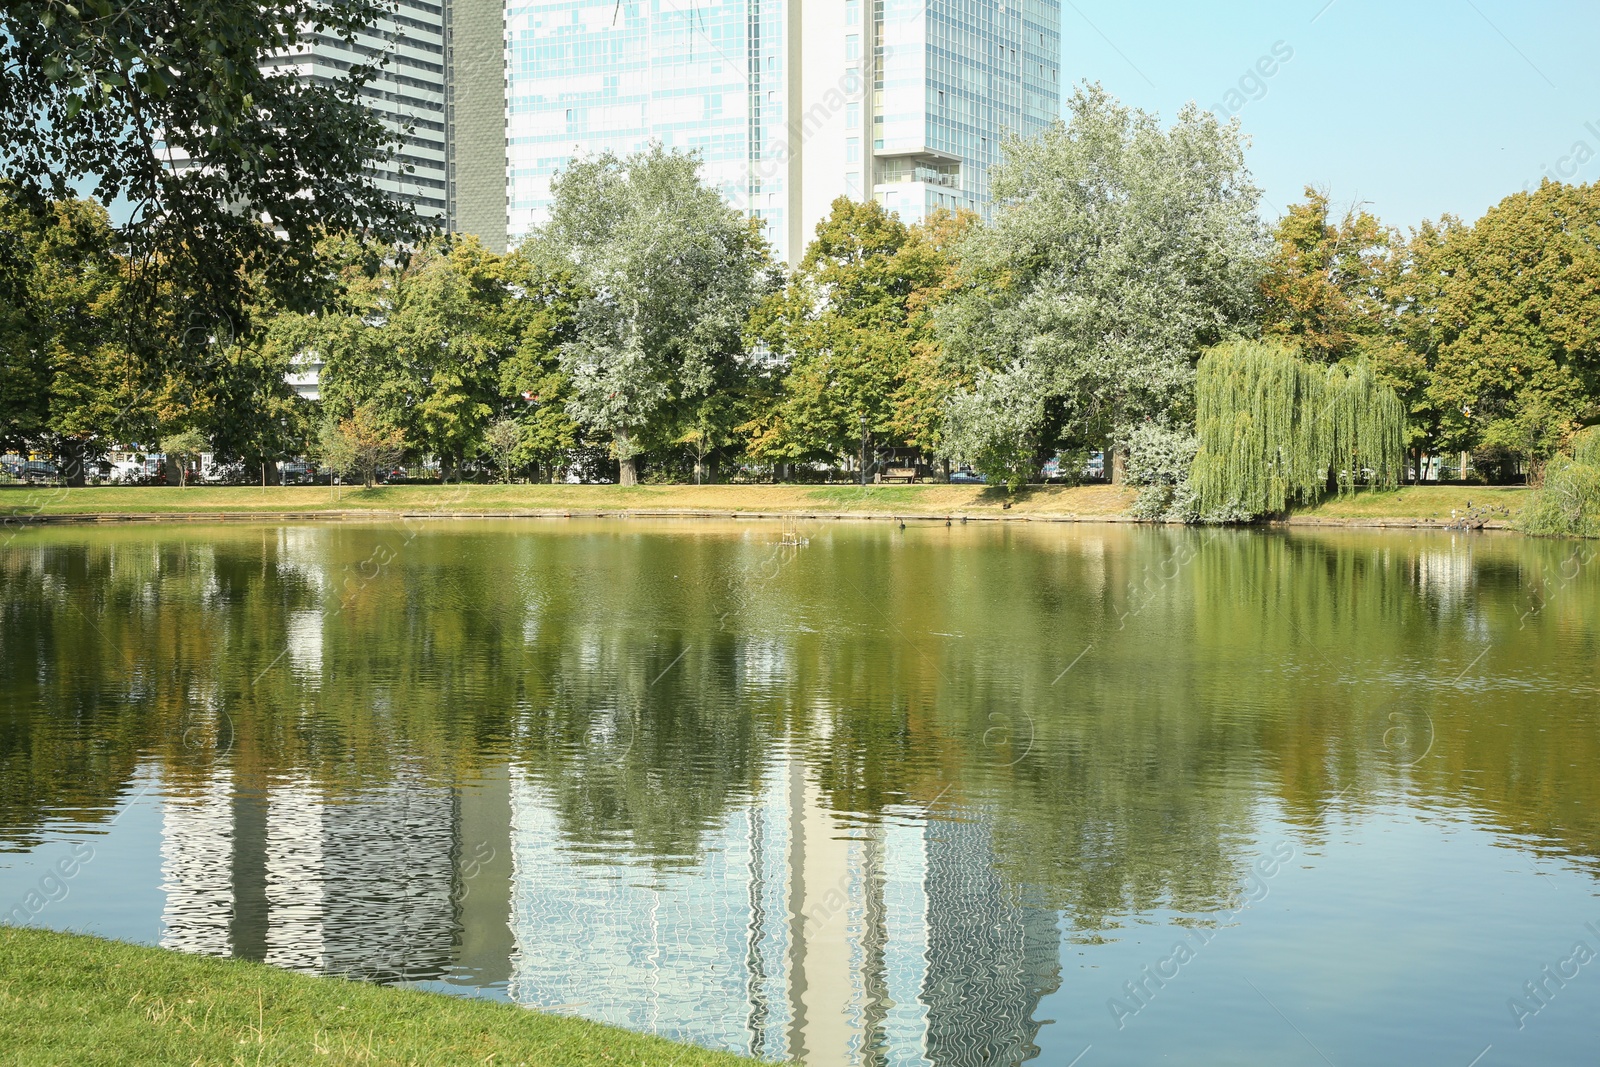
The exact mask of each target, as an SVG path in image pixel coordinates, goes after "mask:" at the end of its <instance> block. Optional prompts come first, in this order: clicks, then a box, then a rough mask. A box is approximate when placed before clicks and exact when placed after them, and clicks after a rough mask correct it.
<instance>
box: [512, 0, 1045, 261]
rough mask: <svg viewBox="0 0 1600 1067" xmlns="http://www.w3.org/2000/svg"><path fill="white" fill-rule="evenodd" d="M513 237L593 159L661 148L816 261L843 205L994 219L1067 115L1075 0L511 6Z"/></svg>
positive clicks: (917, 215)
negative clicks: (817, 238)
mask: <svg viewBox="0 0 1600 1067" xmlns="http://www.w3.org/2000/svg"><path fill="white" fill-rule="evenodd" d="M506 41H507V49H508V52H507V60H508V70H507V119H506V140H507V149H508V155H509V194H508V195H509V198H510V225H509V233H510V237H511V239H512V240H513V241H515V240H516V239H518V238H520V237H521V236H523V235H525V234H527V233H528V232H529V231H530V230H532V229H533V227H535V226H536V225H538V224H539V222H541V221H542V219H543V216H544V212H545V211H546V209H547V208H548V206H549V203H550V180H551V178H552V176H554V175H555V174H556V173H557V172H558V171H560V170H561V169H562V168H563V167H564V166H565V165H566V163H567V162H568V161H569V160H570V159H571V158H572V157H573V156H574V155H575V154H582V153H598V152H603V151H607V150H609V151H613V152H616V153H618V154H625V153H628V152H631V151H635V150H637V149H640V148H643V147H645V146H646V145H647V144H648V143H649V142H650V141H652V140H659V141H660V142H661V143H662V144H664V145H666V146H667V147H669V148H678V149H697V150H699V152H700V153H701V157H702V159H703V160H704V163H705V169H704V172H703V173H704V177H705V179H706V180H707V181H708V182H709V183H711V184H712V185H714V186H715V187H717V188H718V189H720V190H721V191H722V193H723V195H724V196H725V197H726V198H727V200H728V202H729V203H731V204H733V205H734V206H735V207H737V208H738V209H740V210H741V211H744V212H747V213H748V214H750V215H751V216H753V217H756V218H760V219H762V220H763V222H764V223H765V224H766V229H767V234H768V238H769V240H770V241H771V242H772V243H773V245H774V248H775V250H776V252H777V254H778V255H779V257H780V258H784V259H788V260H791V261H793V260H797V259H798V258H799V256H800V255H801V253H802V252H803V250H804V246H805V243H806V241H807V240H808V239H809V238H810V235H811V230H812V228H813V227H814V226H815V224H816V223H817V222H818V221H819V220H820V219H822V218H823V217H824V216H825V215H826V214H827V212H828V209H829V205H830V204H831V203H832V201H833V200H834V199H835V198H836V197H839V196H849V197H852V198H854V199H863V198H865V197H867V196H873V197H876V198H877V199H879V200H880V201H881V202H882V203H883V204H884V205H885V206H886V207H888V208H890V209H891V210H894V211H897V212H899V213H900V215H901V217H902V218H903V219H905V220H906V221H908V222H910V221H917V220H919V219H922V218H923V217H925V216H926V215H927V214H928V212H930V211H932V210H934V209H935V208H939V207H947V208H970V209H972V210H975V211H978V212H980V213H986V211H987V208H988V204H989V179H988V171H989V167H990V165H991V164H992V163H994V162H995V161H996V160H997V159H998V157H999V144H1000V140H1001V138H1002V137H1003V136H1004V135H1005V134H1006V133H1008V132H1013V133H1018V134H1021V135H1023V136H1028V135H1031V134H1035V133H1037V132H1039V131H1040V130H1042V129H1043V128H1044V127H1045V126H1046V125H1047V124H1048V123H1049V122H1050V121H1051V120H1052V119H1054V118H1055V117H1056V115H1057V114H1058V112H1059V107H1060V71H1059V56H1060V6H1059V0H1021V2H1020V3H1019V2H1014V0H826V2H823V3H816V2H814V3H812V4H807V5H802V4H801V3H799V2H798V0H720V2H718V0H706V2H704V3H700V2H696V0H638V2H628V0H508V3H507V6H506Z"/></svg>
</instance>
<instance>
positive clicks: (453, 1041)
mask: <svg viewBox="0 0 1600 1067" xmlns="http://www.w3.org/2000/svg"><path fill="white" fill-rule="evenodd" d="M0 1050H4V1051H0V1061H3V1062H5V1063H7V1064H19V1065H33V1064H62V1065H66V1064H72V1065H79V1064H116V1065H125V1067H139V1065H144V1064H151V1065H155V1064H159V1065H162V1067H167V1065H170V1064H179V1065H187V1064H240V1065H244V1064H250V1065H257V1064H261V1065H265V1064H423V1065H435V1064H439V1065H444V1064H463V1065H465V1064H477V1065H481V1064H494V1065H498V1067H516V1065H518V1064H524V1065H527V1067H534V1065H550V1067H589V1065H591V1064H593V1065H595V1067H600V1065H606V1067H615V1065H618V1064H656V1065H661V1067H668V1065H674V1064H676V1065H680V1067H697V1065H707V1067H735V1065H737V1064H750V1063H754V1062H756V1061H754V1060H748V1059H744V1058H742V1057H738V1056H732V1055H728V1054H725V1053H718V1052H708V1051H706V1050H704V1049H699V1048H694V1047H692V1046H689V1045H680V1044H676V1043H674V1042H670V1041H664V1040H661V1039H659V1038H653V1037H646V1036H644V1035H641V1034H635V1033H631V1032H629V1031H626V1030H619V1029H616V1028H614V1027H609V1026H601V1025H599V1024H597V1023H590V1022H585V1021H583V1020H579V1019H572V1018H569V1017H565V1016H555V1015H545V1014H541V1013H539V1012H534V1011H529V1010H527V1009H524V1008H518V1007H514V1006H512V1005H509V1004H498V1003H491V1002H489V1001H482V1000H467V999H465V998H461V997H451V996H445V995H443V994H437V993H422V992H417V991H414V990H406V989H392V988H384V987H381V986H375V985H367V984H364V983H360V982H348V981H344V980H342V979H337V978H313V977H309V976H307V975H301V974H292V973H290V972H288V971H280V970H278V969H276V968H273V967H267V966H265V965H262V964H257V963H244V962H240V961H235V960H219V959H211V958H207V957H203V956H188V955H183V954H181V953H177V952H170V951H168V950H166V949H158V948H144V947H140V946H137V945H127V944H122V943H120V942H115V941H103V940H101V939H99V938H93V937H83V936H80V935H75V934H60V933H53V932H50V931H43V930H32V929H18V928H16V927H10V926H0Z"/></svg>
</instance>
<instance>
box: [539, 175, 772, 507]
mask: <svg viewBox="0 0 1600 1067" xmlns="http://www.w3.org/2000/svg"><path fill="white" fill-rule="evenodd" d="M699 171H700V161H699V159H698V158H697V157H696V156H694V155H683V154H680V153H676V152H668V151H667V150H665V149H663V148H662V147H661V146H660V145H659V144H657V145H652V146H651V147H650V148H649V149H646V150H645V151H642V152H638V153H635V154H633V155H631V156H628V157H627V158H625V159H622V158H618V157H617V156H615V155H612V154H610V153H606V154H605V155H601V156H598V157H595V158H592V159H577V160H574V161H573V162H572V164H571V165H570V166H569V167H568V168H567V170H566V172H565V173H564V174H562V175H561V176H560V177H558V178H557V179H556V180H555V182H554V193H555V202H554V204H553V205H552V206H551V211H550V221H549V223H548V224H547V225H546V226H545V227H544V228H543V229H542V230H541V231H540V233H539V235H538V241H539V244H540V246H541V247H542V250H543V251H542V254H545V255H550V256H554V257H559V258H560V259H561V260H564V261H565V262H566V264H567V265H568V266H569V267H570V269H571V270H572V272H573V275H574V277H575V278H576V280H577V281H578V283H579V286H580V287H581V289H582V291H583V293H584V296H583V298H582V300H581V302H580V304H579V307H578V313H577V326H576V329H577V338H576V340H573V341H570V342H568V343H566V344H564V345H563V346H562V349H561V366H562V370H563V371H564V372H565V373H566V374H567V376H568V377H569V378H570V379H571V382H572V388H573V394H574V395H573V399H572V400H571V401H570V402H569V403H568V411H569V413H570V414H571V415H572V416H573V418H574V419H576V420H577V421H578V422H580V423H582V424H583V425H585V426H587V427H588V428H589V429H590V430H591V431H593V432H596V433H599V434H603V435H608V436H610V438H611V440H612V450H613V452H614V454H615V455H616V458H617V461H618V465H619V468H620V474H621V477H620V481H621V483H622V484H623V485H633V484H635V483H636V482H637V481H638V457H639V456H640V455H641V454H643V453H645V452H647V451H648V450H650V449H651V448H659V447H663V446H665V445H668V444H670V443H671V442H672V441H673V440H674V439H676V438H678V437H680V436H681V435H682V433H683V432H684V431H685V430H686V429H687V428H688V423H689V422H690V421H692V420H693V419H694V417H695V413H696V411H697V410H698V407H699V404H700V402H701V401H702V400H704V399H705V398H706V397H708V396H711V395H712V394H713V393H715V392H717V391H720V390H725V389H727V388H729V387H730V386H733V385H735V384H737V382H738V380H739V378H740V377H741V376H742V374H743V373H744V370H745V368H746V366H747V361H746V359H745V352H744V348H745V345H744V327H745V324H746V322H747V321H748V319H749V316H750V311H751V309H752V308H753V307H754V306H755V304H756V301H757V300H758V299H759V298H760V296H761V294H762V292H763V291H764V289H765V287H766V286H767V284H768V277H767V271H766V269H765V268H766V264H767V253H766V246H765V243H764V242H763V241H762V240H761V237H760V236H759V234H758V232H757V230H756V229H755V226H756V224H755V223H753V222H752V221H750V220H746V219H745V218H743V217H742V216H740V214H739V213H738V212H737V211H735V210H733V209H732V208H730V207H729V206H728V205H727V204H726V203H724V202H723V199H722V197H721V195H720V194H719V193H718V192H717V191H716V190H715V189H712V188H711V187H709V186H707V185H706V184H705V183H703V182H702V181H701V180H700V173H699Z"/></svg>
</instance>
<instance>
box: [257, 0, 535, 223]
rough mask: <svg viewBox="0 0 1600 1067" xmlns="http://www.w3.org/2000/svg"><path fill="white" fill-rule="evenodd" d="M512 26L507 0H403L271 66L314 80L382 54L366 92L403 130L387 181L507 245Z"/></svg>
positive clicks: (448, 219) (433, 212)
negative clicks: (366, 24) (353, 33)
mask: <svg viewBox="0 0 1600 1067" xmlns="http://www.w3.org/2000/svg"><path fill="white" fill-rule="evenodd" d="M504 38H505V31H504V21H503V10H502V7H501V3H500V0H438V2H430V0H395V4H394V7H393V9H392V10H391V11H390V12H389V14H387V15H386V16H384V17H383V18H380V19H379V20H378V21H377V23H376V24H375V25H374V26H373V27H372V29H371V31H370V32H369V33H364V34H361V35H359V36H358V38H357V39H356V40H355V41H354V42H346V41H342V40H340V39H338V38H337V37H334V36H332V35H329V34H312V35H308V36H307V38H306V39H305V40H304V42H303V43H302V44H301V46H300V47H299V48H297V49H295V50H294V51H291V52H285V53H283V54H281V55H279V56H276V57H275V58H273V59H271V60H269V61H268V62H267V63H266V64H265V65H264V66H265V68H266V69H270V70H278V71H293V72H294V73H295V74H296V75H297V76H299V77H301V78H305V79H311V80H331V79H333V78H338V77H342V76H343V75H344V74H345V72H346V71H348V70H349V69H350V68H351V67H352V66H355V65H358V64H361V63H368V62H372V61H373V60H375V59H382V60H383V62H382V65H381V67H380V69H379V70H378V72H377V75H376V76H375V77H374V78H373V79H372V80H371V81H370V82H368V83H367V85H366V86H365V87H364V88H363V89H362V97H363V99H364V100H365V101H366V103H367V105H368V106H369V107H370V108H371V109H372V111H373V113H374V114H376V115H377V116H378V117H379V118H380V119H382V120H383V123H384V125H385V126H386V127H387V128H388V129H390V130H391V131H394V132H397V133H401V134H402V136H403V143H402V145H401V147H400V150H399V152H398V153H397V154H396V156H395V158H394V159H393V160H392V161H390V162H389V163H388V164H386V165H384V166H382V167H380V168H379V169H378V170H377V173H376V177H377V181H378V185H379V187H380V188H382V189H383V190H384V191H386V192H388V193H389V194H390V195H391V196H393V197H394V198H395V199H397V200H400V201H402V202H404V203H408V204H411V205H412V206H413V207H415V209H416V211H417V214H418V215H419V216H421V217H422V218H423V219H424V220H427V221H430V222H432V223H433V224H435V225H437V226H440V227H441V228H445V229H448V230H450V231H452V232H456V233H474V234H477V235H478V236H479V237H481V238H482V239H483V240H484V243H485V244H487V245H488V246H489V247H490V248H492V249H496V250H500V251H503V250H504V248H505V233H506V225H505V224H506V210H505V202H506V201H505V196H506V187H505V40H504Z"/></svg>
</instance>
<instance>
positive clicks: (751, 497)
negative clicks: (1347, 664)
mask: <svg viewBox="0 0 1600 1067" xmlns="http://www.w3.org/2000/svg"><path fill="white" fill-rule="evenodd" d="M1526 493H1527V491H1526V490H1524V489H1520V488H1512V487H1492V486H1410V487H1402V488H1400V489H1395V490H1385V491H1370V490H1363V491H1361V492H1358V493H1356V494H1353V495H1351V496H1348V497H1336V498H1333V499H1331V500H1327V501H1323V502H1322V503H1320V504H1318V505H1317V506H1315V507H1312V508H1307V509H1303V510H1301V511H1299V512H1296V513H1294V514H1291V515H1289V516H1287V517H1283V518H1277V519H1271V520H1266V521H1263V522H1259V523H1253V524H1247V525H1241V526H1240V527H1238V528H1239V529H1250V528H1261V529H1276V528H1282V527H1302V528H1354V529H1413V530H1416V529H1423V530H1426V529H1433V530H1474V529H1486V530H1504V529H1514V523H1513V520H1514V518H1515V513H1516V511H1517V510H1519V509H1520V507H1521V505H1522V502H1523V500H1524V499H1525V498H1526ZM1134 495H1135V494H1134V491H1133V490H1130V489H1126V488H1123V487H1119V486H1107V485H1085V486H1031V487H1028V488H1026V489H1023V490H1021V491H1019V492H1018V493H1016V494H1014V495H1007V494H1005V493H1004V492H1003V491H1001V490H997V489H991V488H989V487H985V486H967V485H946V484H925V485H910V486H907V485H898V486H886V485H871V486H864V487H862V486H810V485H778V486H774V485H707V486H683V485H663V486H637V487H628V488H623V487H620V486H606V485H601V486H578V485H571V486H568V485H557V486H552V485H500V484H489V485H463V486H440V485H393V486H387V485H386V486H377V487H374V488H373V489H360V488H354V489H343V490H341V491H340V492H339V494H338V495H337V496H335V495H333V494H330V492H329V491H328V489H326V488H325V487H310V486H287V487H285V486H270V487H267V488H259V487H255V486H237V487H215V486H194V487H188V488H177V487H91V488H83V489H47V490H41V489H27V490H9V491H0V525H4V526H9V527H11V528H12V529H13V530H17V529H20V528H22V527H31V526H90V525H110V524H151V523H156V524H160V523H169V524H185V525H187V524H196V523H226V524H238V523H285V522H397V521H416V520H421V519H439V520H446V519H448V520H470V519H501V520H506V519H528V520H535V519H618V520H630V519H631V520H640V519H702V520H703V519H716V520H722V521H727V520H735V521H738V520H749V521H752V522H759V521H767V522H770V521H804V522H847V521H865V522H873V521H890V522H903V523H917V524H929V523H934V524H937V523H942V522H949V523H952V524H955V523H963V524H964V523H972V522H1002V523H1019V522H1020V523H1068V524H1085V523H1111V524H1133V525H1150V526H1160V525H1183V524H1179V523H1164V522H1162V521H1160V520H1149V519H1138V518H1135V517H1133V516H1132V515H1129V514H1128V513H1127V509H1128V507H1129V505H1130V504H1131V503H1132V501H1133V498H1134ZM13 501H15V503H12V502H13ZM7 505H10V506H7Z"/></svg>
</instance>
